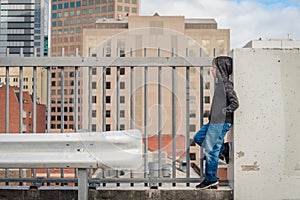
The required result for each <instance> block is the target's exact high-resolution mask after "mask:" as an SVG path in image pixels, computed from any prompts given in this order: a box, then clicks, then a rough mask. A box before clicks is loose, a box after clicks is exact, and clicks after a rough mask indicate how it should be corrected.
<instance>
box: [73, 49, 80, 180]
mask: <svg viewBox="0 0 300 200" xmlns="http://www.w3.org/2000/svg"><path fill="white" fill-rule="evenodd" d="M75 57H78V48H76V49H75ZM78 81H79V72H78V67H77V66H76V67H75V93H74V95H75V97H74V98H75V102H74V103H75V110H74V118H75V127H74V128H75V133H77V132H78ZM74 176H75V178H78V168H76V169H75V170H74ZM76 185H77V186H78V183H77V184H75V186H76Z"/></svg>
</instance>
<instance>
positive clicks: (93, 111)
mask: <svg viewBox="0 0 300 200" xmlns="http://www.w3.org/2000/svg"><path fill="white" fill-rule="evenodd" d="M96 114H97V111H96V110H92V117H93V118H95V117H96Z"/></svg>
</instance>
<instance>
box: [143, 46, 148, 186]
mask: <svg viewBox="0 0 300 200" xmlns="http://www.w3.org/2000/svg"><path fill="white" fill-rule="evenodd" d="M144 57H147V49H146V48H144ZM144 109H145V111H144V134H145V139H144V141H145V144H144V153H145V163H144V178H147V171H148V67H147V66H146V67H145V68H144ZM145 186H148V183H145Z"/></svg>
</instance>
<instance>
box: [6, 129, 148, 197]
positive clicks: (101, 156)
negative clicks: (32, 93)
mask: <svg viewBox="0 0 300 200" xmlns="http://www.w3.org/2000/svg"><path fill="white" fill-rule="evenodd" d="M141 165H142V134H141V132H140V131H138V130H126V131H110V132H104V133H96V132H88V133H76V134H72V133H71V134H5V135H4V134H2V135H0V168H8V169H13V168H65V169H68V168H78V197H79V198H78V199H79V200H83V199H87V196H88V173H87V169H89V168H94V169H95V168H112V169H122V170H126V169H127V170H130V169H137V168H139V167H140V166H141Z"/></svg>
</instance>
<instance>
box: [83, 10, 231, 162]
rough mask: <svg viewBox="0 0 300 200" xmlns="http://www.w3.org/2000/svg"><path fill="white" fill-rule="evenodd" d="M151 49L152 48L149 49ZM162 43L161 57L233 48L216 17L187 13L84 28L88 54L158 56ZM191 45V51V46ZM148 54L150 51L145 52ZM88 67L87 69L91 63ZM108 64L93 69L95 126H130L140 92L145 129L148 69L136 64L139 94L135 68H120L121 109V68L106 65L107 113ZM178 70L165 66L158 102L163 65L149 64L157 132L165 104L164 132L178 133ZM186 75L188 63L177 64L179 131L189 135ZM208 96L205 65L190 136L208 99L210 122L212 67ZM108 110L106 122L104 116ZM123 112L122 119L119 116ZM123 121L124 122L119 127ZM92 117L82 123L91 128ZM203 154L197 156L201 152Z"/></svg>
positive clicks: (193, 81) (196, 84)
mask: <svg viewBox="0 0 300 200" xmlns="http://www.w3.org/2000/svg"><path fill="white" fill-rule="evenodd" d="M145 48H146V52H143V51H144V49H145ZM158 48H160V56H161V57H171V56H180V57H186V56H189V57H199V56H200V55H202V56H210V57H213V56H220V55H227V53H228V52H229V49H230V31H229V29H218V26H217V22H216V21H215V20H214V19H185V17H183V16H159V15H158V14H155V15H154V16H129V17H128V18H122V19H99V20H98V21H97V22H96V28H94V29H85V30H84V31H83V57H86V56H88V55H90V56H99V57H102V56H105V57H117V56H125V57H130V56H132V57H144V56H147V57H157V56H158ZM187 49H188V51H187ZM145 54H146V55H145ZM85 69H86V68H85ZM85 69H83V68H82V69H81V75H82V76H83V81H82V87H83V90H82V94H81V95H82V98H81V100H82V105H85V106H86V105H88V102H87V100H88V99H87V98H85V97H86V96H87V95H88V87H87V85H88V83H87V81H88V73H87V70H85ZM102 74H103V68H101V67H95V68H92V95H93V97H92V125H91V130H92V131H102V130H103V128H104V130H116V129H118V128H119V129H130V128H131V127H130V120H131V119H130V109H129V105H130V103H129V102H130V96H131V95H133V97H134V119H133V120H134V128H138V129H140V130H141V131H143V130H144V127H145V121H144V119H145V118H144V114H145V107H144V98H145V93H144V87H145V85H144V69H143V68H141V67H136V68H135V69H134V93H133V94H130V67H124V68H121V69H120V77H119V81H120V87H119V94H120V104H119V105H118V106H119V108H120V113H116V112H117V110H116V108H117V103H116V102H117V101H116V98H117V95H116V94H117V90H118V89H117V84H116V83H117V70H116V68H115V67H108V68H107V69H106V77H105V80H106V102H105V109H106V112H105V113H104V114H103V110H102V106H103V104H104V102H103V97H102V88H103V84H102V83H103V77H102ZM171 74H172V70H171V68H163V69H162V71H161V79H162V81H161V87H162V89H161V90H162V95H161V99H162V102H161V105H158V101H157V99H158V89H157V86H158V85H157V76H158V70H157V68H153V67H149V68H148V80H147V81H148V85H147V87H148V97H149V98H148V106H147V107H148V117H147V118H148V123H147V125H148V133H149V135H150V136H151V135H153V134H157V132H158V129H157V127H158V124H157V118H158V116H157V110H158V106H162V107H163V109H162V111H163V115H162V133H163V134H171V133H172V103H171V102H172V79H171V77H172V76H171ZM185 77H186V74H185V68H181V67H178V68H176V75H175V79H176V87H177V88H176V91H175V93H176V94H175V96H176V106H175V107H176V133H177V134H179V135H180V134H181V135H185V134H186V126H187V124H186V118H185V117H186V109H185V108H186V107H185V106H186V104H185V101H186V93H185V90H186V88H185V87H186V85H185V83H186V79H185ZM203 78H204V86H203V88H204V91H203V94H204V98H203V99H202V100H200V69H199V68H197V67H191V68H190V113H189V117H190V120H189V121H190V123H189V124H188V126H189V127H190V135H191V138H192V136H193V134H194V133H195V132H196V131H197V130H198V129H200V102H201V101H203V104H204V118H205V120H204V122H207V120H208V119H207V117H208V115H209V110H210V105H211V97H212V94H213V88H214V79H213V77H212V76H211V75H210V69H209V68H204V71H203ZM87 114H88V108H87V107H83V108H82V115H83V116H85V118H86V116H87ZM103 115H105V117H106V120H105V125H104V126H103V123H102V121H103V120H102V119H103ZM117 116H119V119H117ZM117 122H118V123H119V127H117ZM87 123H88V121H87V120H85V121H82V128H84V129H87V127H88V124H87ZM191 153H192V154H194V155H192V154H191V158H193V159H197V160H198V159H199V158H200V156H199V149H198V147H196V146H195V147H191ZM196 154H197V155H196Z"/></svg>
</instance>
